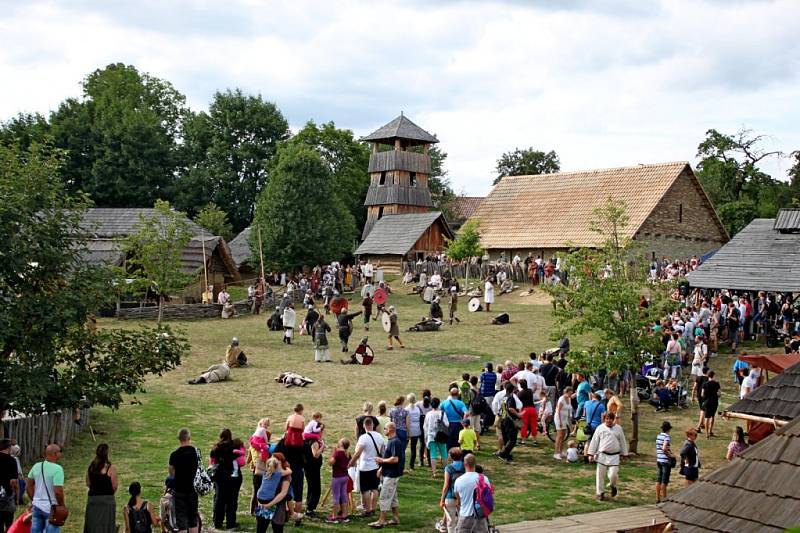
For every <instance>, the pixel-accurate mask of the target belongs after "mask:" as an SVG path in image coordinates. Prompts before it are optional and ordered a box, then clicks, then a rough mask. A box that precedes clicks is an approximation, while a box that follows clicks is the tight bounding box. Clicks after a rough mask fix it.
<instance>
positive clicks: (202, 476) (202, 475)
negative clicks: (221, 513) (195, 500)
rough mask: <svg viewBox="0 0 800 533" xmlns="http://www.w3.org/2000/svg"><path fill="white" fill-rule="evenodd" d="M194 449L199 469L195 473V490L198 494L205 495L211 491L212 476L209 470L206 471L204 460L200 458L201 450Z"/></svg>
mask: <svg viewBox="0 0 800 533" xmlns="http://www.w3.org/2000/svg"><path fill="white" fill-rule="evenodd" d="M194 451H195V453H196V454H197V470H196V471H195V473H194V490H195V492H196V493H197V495H198V496H205V495H206V494H208V493H209V492H211V487H213V483H212V482H211V477H210V476H209V475H208V472H206V469H205V468H204V467H203V461H202V460H201V459H200V450H198V449H197V448H195V449H194Z"/></svg>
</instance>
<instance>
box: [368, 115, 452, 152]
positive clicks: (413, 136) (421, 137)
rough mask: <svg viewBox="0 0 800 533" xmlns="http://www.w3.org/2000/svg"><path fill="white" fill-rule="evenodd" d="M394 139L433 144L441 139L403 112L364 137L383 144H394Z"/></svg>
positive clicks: (369, 140)
mask: <svg viewBox="0 0 800 533" xmlns="http://www.w3.org/2000/svg"><path fill="white" fill-rule="evenodd" d="M394 139H404V140H406V141H411V142H410V143H409V144H412V145H413V144H433V143H438V142H439V139H437V138H436V137H434V136H433V135H431V134H430V133H428V132H427V131H425V130H423V129H422V128H420V127H419V126H417V125H416V124H414V123H413V122H411V120H409V118H408V117H407V116H405V115H403V114H402V113H401V114H400V116H399V117H397V118H396V119H394V120H393V121H391V122H389V123H388V124H386V125H385V126H381V127H380V128H378V129H377V130H375V131H373V132H372V133H370V134H369V135H367V136H366V137H362V138H361V140H362V141H368V142H377V143H382V144H394Z"/></svg>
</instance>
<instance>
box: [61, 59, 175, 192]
mask: <svg viewBox="0 0 800 533" xmlns="http://www.w3.org/2000/svg"><path fill="white" fill-rule="evenodd" d="M82 87H83V97H82V98H81V99H79V100H78V99H73V98H70V99H67V100H65V101H64V102H63V103H62V104H61V105H60V106H59V108H58V110H57V111H55V112H54V113H53V114H52V115H51V117H50V123H51V130H52V135H53V139H54V143H55V145H56V146H57V147H59V148H63V149H64V150H66V151H67V154H68V156H69V159H68V161H67V163H66V165H64V167H63V169H62V173H63V177H64V180H65V181H66V183H67V185H68V188H69V191H71V192H77V191H83V192H85V193H87V194H88V195H89V196H90V198H91V199H92V200H93V201H94V203H95V204H96V205H98V206H100V207H142V206H144V205H152V204H153V202H154V201H155V200H156V199H159V198H167V197H168V196H169V194H170V190H171V187H172V181H173V177H174V173H175V170H176V168H177V167H176V165H177V140H178V139H179V138H180V137H181V136H182V130H183V119H184V117H185V115H186V113H187V109H186V107H185V101H186V99H185V97H184V96H183V95H182V94H181V93H179V92H178V91H177V90H175V88H174V87H173V86H172V85H171V84H170V83H169V82H167V81H165V80H161V79H159V78H156V77H153V76H150V75H149V74H146V73H140V72H139V71H137V70H136V68H135V67H133V66H131V65H123V64H122V63H115V64H111V65H108V66H107V67H105V68H104V69H98V70H96V71H94V72H92V73H91V74H89V75H88V76H87V77H86V78H85V79H84V80H83V84H82Z"/></svg>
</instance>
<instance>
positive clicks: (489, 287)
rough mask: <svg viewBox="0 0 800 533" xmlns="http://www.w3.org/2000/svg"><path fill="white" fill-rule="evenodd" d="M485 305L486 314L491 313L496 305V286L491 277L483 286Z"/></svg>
mask: <svg viewBox="0 0 800 533" xmlns="http://www.w3.org/2000/svg"><path fill="white" fill-rule="evenodd" d="M483 303H484V304H486V312H487V313H489V312H490V311H491V308H492V304H493V303H494V285H493V284H492V278H491V277H487V278H486V283H484V284H483Z"/></svg>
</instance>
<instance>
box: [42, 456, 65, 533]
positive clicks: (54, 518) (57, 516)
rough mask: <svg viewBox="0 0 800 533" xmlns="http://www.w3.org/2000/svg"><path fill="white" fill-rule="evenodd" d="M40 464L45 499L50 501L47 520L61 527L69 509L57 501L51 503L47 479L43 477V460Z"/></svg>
mask: <svg viewBox="0 0 800 533" xmlns="http://www.w3.org/2000/svg"><path fill="white" fill-rule="evenodd" d="M40 464H41V465H42V483H44V490H45V491H46V492H47V500H48V501H49V502H50V518H49V519H48V522H50V523H51V524H52V525H54V526H58V527H61V526H63V525H64V523H65V522H66V521H67V518H68V517H69V509H67V506H66V505H59V504H58V502H56V503H53V498H52V497H51V496H50V488H49V487H48V486H47V480H46V479H45V477H44V461H42V462H41V463H40Z"/></svg>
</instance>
